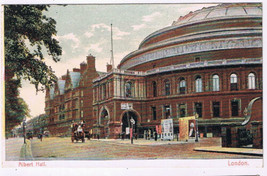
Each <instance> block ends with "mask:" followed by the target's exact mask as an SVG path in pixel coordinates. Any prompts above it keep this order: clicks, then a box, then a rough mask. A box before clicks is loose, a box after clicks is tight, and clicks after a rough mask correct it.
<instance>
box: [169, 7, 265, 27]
mask: <svg viewBox="0 0 267 176" xmlns="http://www.w3.org/2000/svg"><path fill="white" fill-rule="evenodd" d="M259 15H260V16H261V15H262V6H261V4H258V3H257V4H255V3H238V4H220V5H218V6H212V7H207V8H206V7H204V8H202V9H200V10H197V11H195V12H190V13H188V14H187V15H185V16H180V18H179V19H178V20H177V21H174V22H173V24H172V25H180V24H184V23H190V22H195V21H202V20H209V19H213V18H229V17H236V16H259Z"/></svg>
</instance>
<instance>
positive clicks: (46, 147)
mask: <svg viewBox="0 0 267 176" xmlns="http://www.w3.org/2000/svg"><path fill="white" fill-rule="evenodd" d="M220 145H221V140H220V138H206V139H202V140H200V142H198V143H194V142H193V140H192V141H191V142H188V143H177V141H176V142H175V141H171V142H168V141H165V142H160V141H159V142H153V141H145V140H137V141H134V144H133V145H132V144H130V141H129V140H127V141H126V140H125V141H121V140H90V141H88V140H86V142H85V143H81V142H78V143H71V141H70V138H55V137H51V138H44V139H43V141H42V142H41V141H40V140H38V139H36V138H34V139H33V140H32V154H33V157H34V159H35V160H62V159H63V160H122V159H233V158H236V159H240V158H243V159H244V158H262V157H258V156H247V155H237V154H224V153H211V152H199V151H193V149H194V148H196V147H205V146H206V147H210V146H220Z"/></svg>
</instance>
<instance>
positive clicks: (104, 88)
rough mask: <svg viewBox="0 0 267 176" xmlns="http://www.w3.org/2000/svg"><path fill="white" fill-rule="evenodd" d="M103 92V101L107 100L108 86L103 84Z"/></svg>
mask: <svg viewBox="0 0 267 176" xmlns="http://www.w3.org/2000/svg"><path fill="white" fill-rule="evenodd" d="M102 91H103V94H102V95H103V99H106V84H103V89H102Z"/></svg>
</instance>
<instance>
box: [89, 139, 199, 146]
mask: <svg viewBox="0 0 267 176" xmlns="http://www.w3.org/2000/svg"><path fill="white" fill-rule="evenodd" d="M91 141H102V142H110V143H117V144H130V143H131V141H130V140H129V139H125V140H122V139H99V140H98V139H91ZM194 142H195V139H193V138H192V139H189V140H188V141H187V142H186V141H177V140H174V141H168V140H164V141H162V140H160V139H159V140H157V141H155V140H154V139H150V140H145V139H137V140H135V139H134V140H133V145H146V146H157V145H174V144H187V143H194Z"/></svg>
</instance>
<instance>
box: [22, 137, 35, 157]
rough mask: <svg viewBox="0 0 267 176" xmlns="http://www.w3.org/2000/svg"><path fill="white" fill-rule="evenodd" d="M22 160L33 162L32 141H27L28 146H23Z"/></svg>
mask: <svg viewBox="0 0 267 176" xmlns="http://www.w3.org/2000/svg"><path fill="white" fill-rule="evenodd" d="M20 160H33V156H32V147H31V141H30V140H29V139H26V144H23V145H22V147H21V149H20Z"/></svg>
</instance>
